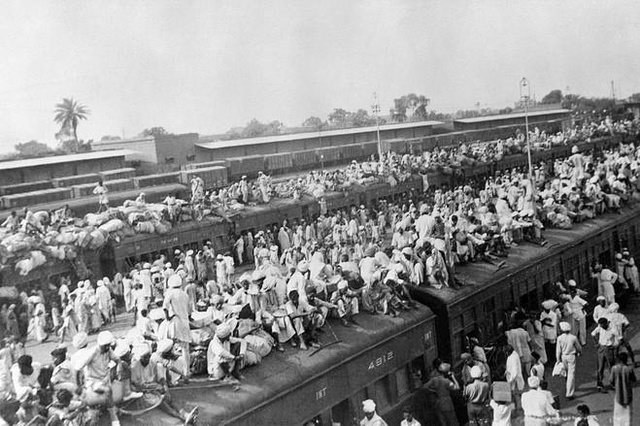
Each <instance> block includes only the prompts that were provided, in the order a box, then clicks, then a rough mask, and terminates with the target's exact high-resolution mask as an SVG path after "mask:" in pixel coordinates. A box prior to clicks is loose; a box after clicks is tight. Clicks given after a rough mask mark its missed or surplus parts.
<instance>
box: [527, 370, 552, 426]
mask: <svg viewBox="0 0 640 426" xmlns="http://www.w3.org/2000/svg"><path fill="white" fill-rule="evenodd" d="M528 384H529V388H530V390H529V391H527V392H524V393H523V394H522V410H523V411H524V425H525V426H547V417H550V416H555V415H557V414H558V412H557V411H556V410H555V408H553V407H552V406H551V403H550V402H549V400H548V399H547V396H546V395H545V394H544V393H543V392H541V391H540V389H538V388H539V387H540V379H538V378H537V377H535V376H531V377H529V379H528Z"/></svg>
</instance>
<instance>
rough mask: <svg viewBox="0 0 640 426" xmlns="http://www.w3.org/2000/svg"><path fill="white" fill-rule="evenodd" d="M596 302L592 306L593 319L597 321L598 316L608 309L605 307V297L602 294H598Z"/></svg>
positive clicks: (602, 315)
mask: <svg viewBox="0 0 640 426" xmlns="http://www.w3.org/2000/svg"><path fill="white" fill-rule="evenodd" d="M596 302H598V304H597V305H596V307H595V308H593V321H594V322H596V323H597V322H598V320H599V319H600V318H602V317H604V316H606V315H607V314H608V313H609V309H608V308H607V299H605V298H604V296H598V297H597V298H596Z"/></svg>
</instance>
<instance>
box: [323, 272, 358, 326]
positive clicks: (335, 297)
mask: <svg viewBox="0 0 640 426" xmlns="http://www.w3.org/2000/svg"><path fill="white" fill-rule="evenodd" d="M330 302H331V303H332V304H334V305H336V306H338V309H337V314H338V317H339V318H340V320H341V321H342V325H344V326H345V327H347V326H349V322H352V323H355V320H354V316H355V315H357V314H358V312H359V306H360V302H359V300H358V297H357V293H356V292H355V291H353V290H351V289H350V288H349V284H348V283H347V281H346V280H341V281H340V282H339V283H338V288H337V290H336V291H334V292H333V293H332V294H331V298H330Z"/></svg>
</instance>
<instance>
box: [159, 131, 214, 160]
mask: <svg viewBox="0 0 640 426" xmlns="http://www.w3.org/2000/svg"><path fill="white" fill-rule="evenodd" d="M155 139H156V142H155V144H156V156H157V162H158V163H160V164H165V163H166V159H167V158H170V157H172V158H173V162H174V164H176V165H184V164H188V163H193V162H195V161H196V160H195V159H194V160H193V161H189V160H187V156H190V155H194V154H195V153H196V149H195V144H196V143H197V142H198V134H197V133H183V134H181V135H162V136H156V137H155ZM207 161H208V160H207Z"/></svg>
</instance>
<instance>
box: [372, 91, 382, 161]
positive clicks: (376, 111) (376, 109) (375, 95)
mask: <svg viewBox="0 0 640 426" xmlns="http://www.w3.org/2000/svg"><path fill="white" fill-rule="evenodd" d="M371 111H372V112H373V115H374V116H375V117H376V133H377V136H378V161H381V160H382V145H381V144H380V117H379V114H380V102H378V93H376V92H373V105H371Z"/></svg>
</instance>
